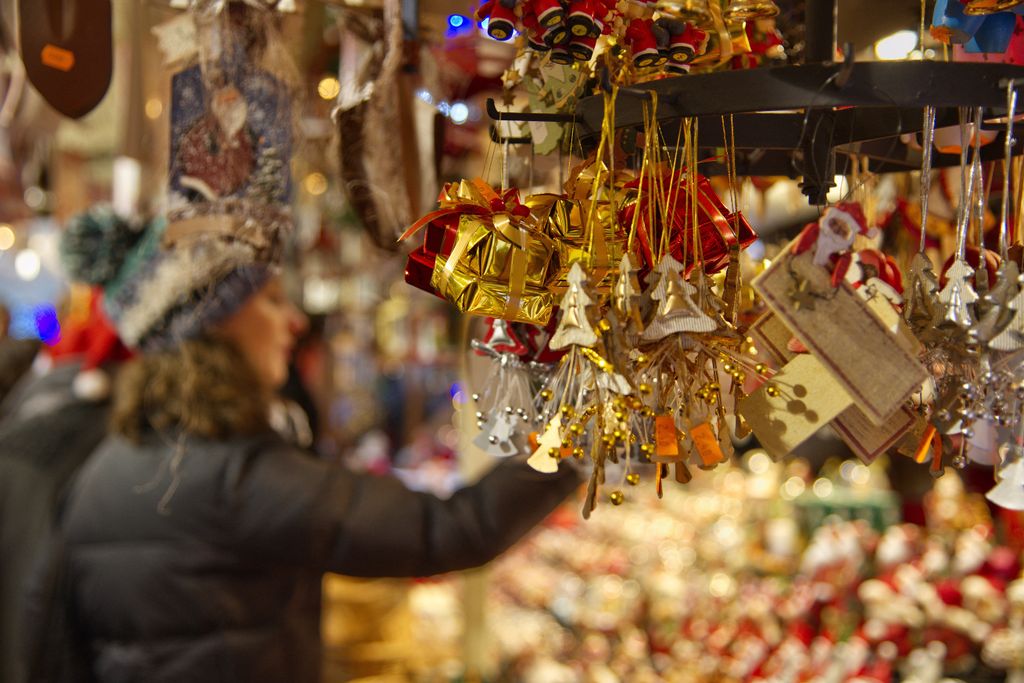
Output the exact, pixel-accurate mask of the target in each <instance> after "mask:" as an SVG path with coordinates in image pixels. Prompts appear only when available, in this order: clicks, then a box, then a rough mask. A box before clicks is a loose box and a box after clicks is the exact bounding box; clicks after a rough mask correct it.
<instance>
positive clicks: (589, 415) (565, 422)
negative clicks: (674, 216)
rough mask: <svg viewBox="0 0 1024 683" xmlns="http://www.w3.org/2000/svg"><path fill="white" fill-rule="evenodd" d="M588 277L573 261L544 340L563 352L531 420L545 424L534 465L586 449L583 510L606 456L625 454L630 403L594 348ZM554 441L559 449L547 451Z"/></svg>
mask: <svg viewBox="0 0 1024 683" xmlns="http://www.w3.org/2000/svg"><path fill="white" fill-rule="evenodd" d="M588 281H589V277H588V275H587V273H586V272H585V271H584V270H583V268H582V267H581V266H580V264H579V263H578V262H576V263H573V265H572V267H571V268H570V270H569V274H568V282H569V288H568V290H567V291H566V293H565V295H564V296H563V297H562V302H561V304H560V309H561V313H562V317H561V319H560V320H559V323H558V328H557V329H556V330H555V333H554V335H552V337H551V341H549V342H548V346H549V347H551V348H552V349H556V350H558V349H564V350H565V351H566V354H565V355H564V356H563V357H562V359H561V361H559V364H558V367H557V368H555V369H554V370H553V371H552V372H550V374H549V375H548V378H547V380H546V381H545V383H544V385H543V388H542V389H541V391H540V392H539V393H538V395H537V399H536V402H537V406H538V409H537V417H536V418H535V421H536V422H537V423H539V424H542V425H545V431H544V434H543V435H542V436H541V437H540V438H539V440H538V446H537V448H536V449H535V450H534V452H533V455H532V456H531V458H530V462H531V463H532V464H533V465H534V466H535V467H537V466H538V465H540V466H543V467H550V464H549V463H548V461H545V460H544V458H546V457H548V458H550V457H554V458H560V457H566V456H569V455H571V456H573V457H575V458H577V459H578V460H582V459H583V458H584V456H585V455H588V454H589V457H590V461H591V464H592V468H593V469H592V473H591V482H590V487H589V489H588V495H587V500H586V502H585V503H584V507H583V514H584V516H589V514H590V511H591V510H593V508H594V505H596V500H597V495H598V490H599V487H600V485H601V484H603V483H604V476H605V474H604V467H605V461H606V460H607V459H608V458H611V459H612V460H613V461H617V460H618V459H619V455H620V454H625V455H626V456H627V458H628V457H629V454H630V450H631V449H630V441H631V433H630V429H629V423H628V420H627V417H628V416H627V411H628V410H629V409H630V407H631V404H630V403H629V402H627V398H628V396H629V395H630V394H631V393H632V387H631V386H630V384H629V382H628V381H627V380H626V378H625V377H623V376H622V375H621V374H619V372H617V370H616V368H615V367H614V366H613V364H612V363H610V362H609V361H608V360H607V358H606V357H605V356H604V355H602V353H601V352H600V351H599V350H598V349H597V348H595V347H597V346H598V343H599V341H600V337H599V334H598V330H597V329H596V328H595V326H594V323H593V321H592V318H591V316H592V314H593V312H592V308H593V303H594V297H593V296H591V294H590V293H589V292H588V291H587V283H588ZM556 437H557V441H556ZM555 443H557V444H558V446H557V449H558V450H556V451H552V449H554V448H556V446H555V445H553V444H555ZM552 453H553V456H552Z"/></svg>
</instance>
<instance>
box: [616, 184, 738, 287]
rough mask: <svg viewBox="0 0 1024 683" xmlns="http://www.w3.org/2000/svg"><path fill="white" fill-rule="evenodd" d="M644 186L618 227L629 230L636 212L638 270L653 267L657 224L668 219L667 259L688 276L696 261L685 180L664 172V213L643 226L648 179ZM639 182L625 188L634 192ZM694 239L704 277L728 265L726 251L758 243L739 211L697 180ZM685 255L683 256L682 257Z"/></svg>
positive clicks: (645, 218)
mask: <svg viewBox="0 0 1024 683" xmlns="http://www.w3.org/2000/svg"><path fill="white" fill-rule="evenodd" d="M643 182H644V186H643V188H642V194H641V195H640V197H639V200H636V199H634V200H633V201H631V202H629V203H628V204H627V205H626V206H625V207H624V208H623V210H622V219H621V220H622V224H623V225H627V226H629V225H632V221H633V215H634V212H635V211H636V209H637V205H639V207H640V215H639V217H638V219H637V220H638V225H637V228H638V229H637V237H638V238H639V239H638V243H639V248H640V255H641V258H642V260H643V265H644V266H645V267H647V268H653V267H654V266H655V265H657V264H656V263H654V253H653V250H652V249H651V244H652V243H654V244H659V243H660V242H661V239H662V237H661V231H662V229H664V226H663V225H662V223H663V221H662V220H661V218H660V217H661V215H662V214H663V213H667V215H668V218H669V220H668V223H669V224H668V229H669V230H670V231H671V234H670V235H669V249H670V251H671V253H672V257H673V258H675V259H676V260H677V261H679V262H680V263H683V264H684V265H686V273H687V274H689V272H690V270H692V268H693V266H694V264H695V262H696V260H697V259H696V257H695V251H696V250H695V249H694V247H693V227H692V225H691V211H692V205H691V203H690V202H689V201H688V199H687V196H686V190H687V187H688V184H687V181H686V178H685V177H684V176H680V175H679V174H669V173H665V174H663V175H662V176H661V178H660V182H661V183H662V184H663V191H662V192H661V193H660V194H661V195H662V196H663V197H664V200H663V202H664V206H665V207H667V211H665V212H663V211H659V210H657V209H656V210H655V212H654V214H655V216H656V218H655V224H654V225H653V226H651V225H647V217H648V208H647V202H648V201H649V198H650V196H651V193H650V192H648V187H649V186H650V184H651V180H650V179H648V178H645V179H644V181H643ZM640 184H641V181H640V179H637V180H635V181H633V182H631V183H630V184H629V187H635V188H639V187H640ZM697 217H698V223H697V234H698V237H699V240H700V258H701V260H702V262H703V263H704V272H705V273H708V274H711V273H717V272H719V271H720V270H722V269H724V268H725V267H726V266H728V265H729V250H730V248H731V247H732V246H733V245H738V246H739V248H740V249H745V248H746V247H748V246H750V244H751V243H752V242H753V241H754V240H756V239H757V233H755V232H754V229H753V228H752V227H750V223H748V222H747V219H746V218H745V217H744V216H743V214H742V213H740V212H739V211H737V212H735V213H733V212H730V211H729V210H728V208H726V206H725V204H724V203H722V200H721V198H719V196H718V194H717V193H716V192H715V191H714V189H712V187H711V183H710V182H709V181H708V179H707V178H705V177H704V176H702V175H698V176H697ZM684 252H685V253H684Z"/></svg>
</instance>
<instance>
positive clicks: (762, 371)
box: [754, 363, 768, 376]
mask: <svg viewBox="0 0 1024 683" xmlns="http://www.w3.org/2000/svg"><path fill="white" fill-rule="evenodd" d="M754 370H755V371H756V372H757V374H759V375H762V376H763V375H767V374H768V366H767V365H765V364H764V363H758V364H757V365H755V366H754Z"/></svg>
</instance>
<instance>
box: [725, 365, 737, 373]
mask: <svg viewBox="0 0 1024 683" xmlns="http://www.w3.org/2000/svg"><path fill="white" fill-rule="evenodd" d="M734 369H735V367H734V366H733V364H732V363H723V364H722V371H723V372H726V373H730V372H732V371H733V370H734Z"/></svg>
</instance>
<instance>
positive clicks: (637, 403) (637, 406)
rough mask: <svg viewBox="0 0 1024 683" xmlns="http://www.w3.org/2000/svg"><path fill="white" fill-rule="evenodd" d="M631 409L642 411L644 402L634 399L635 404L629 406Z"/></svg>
mask: <svg viewBox="0 0 1024 683" xmlns="http://www.w3.org/2000/svg"><path fill="white" fill-rule="evenodd" d="M629 407H630V408H632V409H633V410H641V409H642V408H643V407H644V402H643V401H641V400H640V399H638V398H634V399H633V402H632V403H630V404H629Z"/></svg>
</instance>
